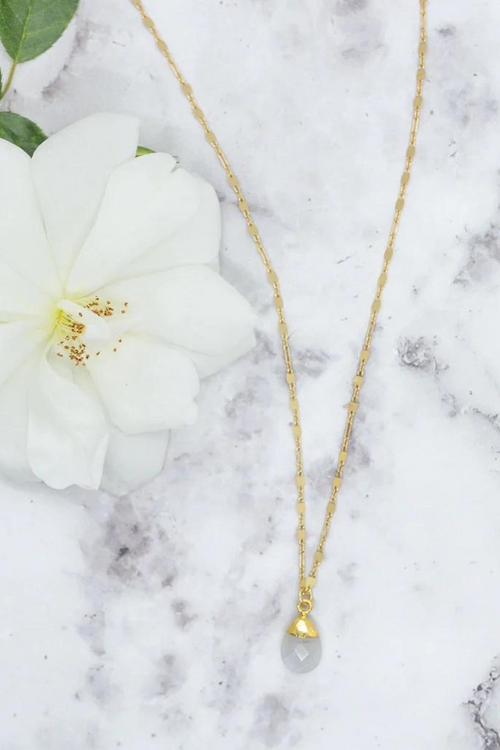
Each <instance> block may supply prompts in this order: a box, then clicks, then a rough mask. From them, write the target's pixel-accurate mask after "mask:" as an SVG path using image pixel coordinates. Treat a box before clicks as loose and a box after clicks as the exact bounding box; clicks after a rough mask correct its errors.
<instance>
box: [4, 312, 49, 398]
mask: <svg viewBox="0 0 500 750" xmlns="http://www.w3.org/2000/svg"><path fill="white" fill-rule="evenodd" d="M46 337H47V333H46V332H45V331H43V330H41V328H40V327H39V324H38V322H34V321H31V320H19V321H14V322H12V323H1V324H0V386H1V385H2V383H4V382H5V381H6V380H7V379H8V378H9V377H10V376H11V375H12V373H14V372H15V370H17V368H18V367H20V366H21V365H22V364H23V362H25V360H26V359H28V357H29V356H30V354H32V352H33V351H34V350H35V349H36V347H37V346H39V345H40V344H41V342H42V341H43V340H44V338H46Z"/></svg>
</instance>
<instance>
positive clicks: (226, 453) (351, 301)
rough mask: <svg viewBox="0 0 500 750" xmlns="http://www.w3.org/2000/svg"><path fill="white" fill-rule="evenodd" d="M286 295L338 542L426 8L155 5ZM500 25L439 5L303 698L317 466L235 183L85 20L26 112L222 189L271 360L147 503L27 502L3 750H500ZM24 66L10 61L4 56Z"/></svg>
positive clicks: (12, 558) (162, 84)
mask: <svg viewBox="0 0 500 750" xmlns="http://www.w3.org/2000/svg"><path fill="white" fill-rule="evenodd" d="M147 6H148V8H149V10H150V11H151V12H152V13H153V14H154V16H155V17H156V19H157V21H158V24H159V26H160V28H161V30H162V31H163V32H164V33H165V35H166V38H167V40H168V41H169V43H170V45H171V47H172V49H173V51H174V52H175V53H176V55H177V57H178V60H179V63H180V64H181V65H182V67H183V69H184V71H185V74H186V76H187V77H188V79H189V80H190V81H191V82H192V84H193V85H194V87H195V89H196V91H197V93H198V96H199V99H200V101H201V103H202V104H203V106H204V107H205V109H206V112H207V115H208V116H209V119H210V120H211V122H212V123H213V125H214V127H215V129H216V131H217V132H218V134H219V136H220V139H221V141H222V143H223V144H224V145H225V147H226V149H227V151H228V153H229V155H230V157H231V159H232V161H233V163H234V167H235V170H236V171H237V173H238V174H239V175H240V176H241V178H242V181H243V184H244V186H245V188H246V190H247V192H248V196H249V201H250V203H251V206H252V208H253V210H254V212H255V215H256V218H257V219H258V221H259V224H260V226H261V230H262V234H263V236H264V238H265V240H266V242H267V245H268V247H269V251H270V253H271V255H272V257H273V259H274V260H275V263H276V266H277V269H278V271H279V272H280V274H281V276H282V282H283V290H284V297H285V302H286V305H287V310H288V315H289V318H290V327H291V330H292V343H293V349H294V352H295V356H296V359H297V368H298V372H299V377H300V395H301V398H302V404H303V421H304V430H305V455H306V469H307V478H308V490H307V492H308V500H309V506H310V512H309V516H308V518H309V526H310V529H311V531H312V532H314V533H316V532H317V530H318V527H319V525H320V523H321V519H322V516H323V507H324V503H325V500H326V497H327V494H328V489H329V484H330V481H331V477H332V472H333V468H334V466H333V455H334V453H335V451H336V449H337V446H338V443H339V439H340V433H341V429H342V424H343V419H344V414H345V412H344V411H343V409H342V406H343V404H344V403H345V402H346V401H347V400H348V396H349V382H350V379H351V378H352V376H353V371H354V367H355V360H356V355H357V351H358V349H359V344H360V340H361V337H362V333H363V329H364V325H365V320H366V317H367V313H368V308H369V297H370V295H371V293H372V291H373V287H374V280H375V278H376V274H377V272H378V269H379V266H380V259H381V254H382V252H383V245H384V240H385V238H386V236H387V232H388V228H389V222H390V214H391V209H392V206H393V202H394V196H395V191H396V189H397V184H398V180H399V173H400V170H401V164H402V158H403V154H404V149H405V144H406V138H407V131H408V126H409V108H410V104H411V99H412V95H413V84H414V66H415V46H416V40H417V26H416V24H417V13H418V6H417V2H416V1H415V0H412V2H404V3H395V2H394V1H393V0H319V2H316V3H314V2H307V3H305V2H298V0H290V1H289V2H278V0H217V2H216V1H215V0H212V1H211V2H207V0H169V2H168V3H167V2H162V0H148V2H147ZM499 26H500V6H499V4H498V2H497V0H476V2H475V3H466V2H458V1H457V0H440V2H438V1H437V0H431V1H430V7H429V39H430V50H429V59H428V74H427V83H426V91H425V107H424V114H423V118H422V127H421V134H420V148H419V152H418V156H417V160H416V163H415V168H414V175H413V177H412V181H411V184H410V190H409V195H408V202H407V208H406V210H405V215H404V219H403V222H402V227H401V233H400V236H399V240H398V243H397V244H398V247H397V255H396V256H395V260H394V264H393V269H392V273H391V278H390V282H389V284H388V286H387V289H386V297H385V301H384V306H383V309H382V313H381V319H380V326H379V329H378V332H377V336H376V340H375V345H374V354H373V357H372V359H371V361H370V365H369V370H368V377H367V381H366V387H365V390H364V396H363V405H362V407H361V408H360V411H359V417H358V421H357V426H356V430H355V433H354V439H353V451H352V455H351V457H350V461H349V465H348V469H347V473H346V481H345V484H344V486H343V488H342V491H341V496H340V507H339V511H338V514H337V516H336V520H335V524H334V528H333V531H332V535H331V539H330V542H329V546H328V554H327V557H326V560H325V562H324V564H323V567H322V570H321V574H320V581H319V584H318V588H317V596H316V607H315V618H316V621H317V624H318V627H319V628H320V630H321V635H322V642H323V661H322V663H321V666H320V668H318V670H316V671H315V672H312V673H310V674H308V675H303V676H301V675H293V674H291V673H289V672H287V671H285V669H284V667H283V665H282V662H281V659H280V642H281V638H282V635H283V631H284V629H285V628H286V627H287V626H288V624H289V621H290V620H291V618H292V616H293V606H294V593H295V590H294V586H295V575H296V542H295V522H296V519H295V512H294V491H293V447H292V440H291V436H290V431H289V426H288V419H289V417H288V411H287V404H286V400H287V399H286V391H285V388H284V386H283V381H282V361H281V358H280V347H279V341H278V338H277V334H276V329H275V319H274V310H273V308H272V305H271V300H270V297H269V290H268V288H267V286H266V283H265V280H264V275H263V271H262V268H261V266H260V265H259V260H258V258H257V256H256V253H255V251H254V248H253V246H252V244H251V242H250V241H249V239H248V238H247V236H246V234H245V231H244V228H243V226H242V222H241V219H240V217H239V215H238V213H237V209H236V206H235V202H234V198H233V196H232V195H231V193H230V192H229V191H228V189H227V188H226V186H225V182H224V178H223V175H222V173H221V171H220V168H219V165H218V163H217V162H216V160H215V157H214V155H213V154H212V153H211V151H210V149H209V148H208V146H207V144H206V143H205V142H204V139H203V137H202V135H201V133H200V131H199V128H198V126H197V124H196V122H195V121H194V119H193V118H192V117H191V115H190V113H189V111H188V109H187V107H186V104H185V102H184V101H183V99H182V97H181V94H180V92H179V89H178V86H177V85H176V83H175V81H174V80H173V78H172V76H171V74H170V72H169V71H168V69H167V68H166V67H165V64H164V62H163V60H162V59H161V58H160V56H159V55H158V53H157V52H156V50H155V48H154V47H153V46H152V43H151V39H150V37H149V36H148V35H147V33H146V32H145V31H144V30H143V28H142V27H141V25H140V23H139V19H138V16H137V14H136V12H135V11H134V9H133V7H132V6H131V5H129V3H128V2H127V1H126V0H106V2H105V3H104V2H98V0H82V2H81V7H80V10H79V12H78V16H77V17H76V19H75V21H74V22H73V23H72V25H71V28H70V29H69V31H68V32H67V34H66V35H65V36H64V38H63V39H61V40H60V42H59V43H58V44H57V45H56V46H55V47H54V48H53V49H52V50H51V51H50V52H49V53H47V54H46V55H45V56H44V57H42V58H40V59H39V60H37V61H35V62H33V63H29V64H26V65H24V66H23V67H20V68H19V71H18V74H17V76H16V80H15V86H14V89H13V90H12V92H11V93H10V94H9V96H8V98H7V100H6V102H4V103H2V106H7V107H9V108H12V109H13V110H15V111H18V112H21V113H23V114H25V115H27V116H29V117H32V118H33V119H35V120H36V121H37V122H39V123H40V124H41V125H42V126H43V127H44V128H45V129H46V130H47V131H48V132H54V131H56V130H57V129H58V128H60V127H61V126H63V125H65V124H68V123H70V122H71V121H73V120H75V119H77V118H79V117H81V116H83V115H85V114H87V113H91V112H94V111H96V110H103V109H107V110H111V111H116V112H131V113H134V114H138V115H139V116H140V117H141V118H142V120H143V123H144V127H143V137H142V142H143V144H144V145H145V146H149V147H152V148H157V149H164V150H168V151H170V152H172V153H174V154H175V155H177V156H178V157H179V158H180V160H181V161H182V162H183V164H185V165H186V166H187V167H188V168H190V169H196V170H198V171H199V172H200V173H202V174H203V175H204V176H205V177H206V178H207V179H209V180H210V181H211V182H212V183H213V184H214V185H215V186H216V188H217V190H218V192H219V195H220V198H221V201H222V204H223V212H224V243H223V249H222V270H223V273H224V275H225V276H226V277H227V278H228V279H229V280H231V282H232V283H234V284H235V285H236V286H237V287H238V288H239V289H240V290H241V291H242V292H243V293H244V294H245V295H246V296H247V298H248V299H249V300H250V301H251V302H252V304H253V305H254V306H255V308H256V309H257V310H258V312H259V315H260V324H259V344H258V347H257V348H256V349H255V351H254V352H253V353H252V354H251V355H250V356H249V357H247V358H246V359H245V360H242V361H240V362H238V363H237V364H236V365H234V366H233V367H231V368H229V369H227V370H226V371H224V372H223V373H221V374H220V375H218V376H216V377H214V378H212V379H211V380H209V381H207V382H206V383H205V385H204V388H203V393H202V397H201V406H202V408H201V416H200V419H199V421H198V423H197V424H196V426H194V427H192V428H190V429H186V430H183V431H180V432H178V433H176V434H174V435H173V436H172V440H171V444H170V450H169V459H168V465H167V466H166V467H165V470H164V472H163V474H162V475H161V476H160V477H158V478H157V479H155V480H154V481H152V482H151V483H150V484H149V485H148V486H146V487H144V488H143V489H141V490H139V491H137V492H134V493H133V494H131V495H130V496H127V497H124V498H122V499H117V498H114V497H112V496H110V495H106V494H104V493H102V494H89V493H86V492H83V491H77V490H71V491H67V492H63V493H57V492H55V491H50V490H48V489H46V488H43V487H39V488H36V489H29V488H26V487H17V486H14V485H12V484H9V483H8V482H6V481H2V483H1V491H0V514H1V519H2V522H1V525H0V592H1V596H0V687H1V690H0V714H1V721H0V747H1V748H2V750H112V749H113V748H122V750H154V749H155V748H169V750H199V748H200V747H205V746H207V745H208V746H210V747H215V748H217V749H218V750H222V749H225V748H228V749H229V748H230V749H231V750H261V749H263V748H276V749H278V750H283V749H284V748H297V749H298V750H309V749H310V748H316V750H326V749H327V748H331V747H341V748H345V749H346V750H377V749H378V748H383V750H400V749H401V748H405V749H407V750H430V749H432V750H475V749H478V750H499V748H500V679H499V677H500V660H499V655H500V506H499V504H500V463H499V456H500V421H499V416H498V415H499V395H500V394H499V382H500V338H499V336H498V321H499V318H500V212H499V203H500V177H499V174H500V111H499V101H500V62H499V59H498V28H499ZM0 63H2V64H3V63H4V57H2V56H0Z"/></svg>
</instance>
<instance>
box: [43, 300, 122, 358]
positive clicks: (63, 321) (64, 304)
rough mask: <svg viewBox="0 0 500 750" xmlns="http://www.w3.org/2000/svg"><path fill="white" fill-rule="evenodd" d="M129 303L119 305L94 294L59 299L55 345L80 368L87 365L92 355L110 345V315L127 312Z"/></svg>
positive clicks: (96, 354)
mask: <svg viewBox="0 0 500 750" xmlns="http://www.w3.org/2000/svg"><path fill="white" fill-rule="evenodd" d="M127 308H128V302H123V303H122V304H121V305H119V306H115V305H113V304H112V302H111V300H102V299H100V298H99V297H97V296H96V297H94V298H93V299H91V300H79V301H77V302H74V301H72V300H65V299H63V300H59V302H58V303H57V305H56V310H55V323H54V333H55V344H56V349H57V351H56V354H57V356H58V357H61V358H64V357H67V358H69V359H70V360H71V361H72V362H73V364H74V365H75V366H76V367H78V366H80V365H81V366H82V367H85V366H86V362H87V360H88V359H90V357H91V356H96V357H98V356H99V354H100V353H101V348H102V346H107V345H109V344H110V341H109V337H110V326H109V325H107V322H108V320H107V319H109V318H113V317H114V316H117V315H125V313H126V312H127ZM109 322H111V321H109ZM115 343H116V346H114V347H113V351H114V352H116V351H118V345H119V344H121V343H122V339H121V338H118V339H117V340H116V342H115Z"/></svg>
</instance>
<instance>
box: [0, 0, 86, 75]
mask: <svg viewBox="0 0 500 750" xmlns="http://www.w3.org/2000/svg"><path fill="white" fill-rule="evenodd" d="M77 7H78V0H0V39H1V40H2V43H3V46H4V47H5V49H6V50H7V52H8V53H9V55H10V56H11V57H12V59H13V60H14V61H15V62H16V63H22V62H26V61H27V60H33V58H35V57H38V55H41V54H42V53H43V52H45V51H46V50H48V49H49V47H52V45H53V44H54V42H56V41H57V40H58V39H59V37H60V36H61V34H62V33H63V31H64V30H65V29H66V27H67V25H68V24H69V22H70V21H71V19H72V18H73V16H74V14H75V11H76V9H77Z"/></svg>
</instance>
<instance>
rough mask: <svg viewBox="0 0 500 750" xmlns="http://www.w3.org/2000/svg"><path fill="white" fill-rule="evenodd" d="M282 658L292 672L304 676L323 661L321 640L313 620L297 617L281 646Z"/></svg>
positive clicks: (303, 616) (301, 616)
mask: <svg viewBox="0 0 500 750" xmlns="http://www.w3.org/2000/svg"><path fill="white" fill-rule="evenodd" d="M281 658H282V659H283V661H284V663H285V665H286V666H287V667H288V669H289V670H290V671H291V672H299V673H300V674H304V673H305V672H310V671H311V670H312V669H315V668H316V667H317V666H318V664H319V663H320V661H321V640H320V637H319V635H318V631H317V630H316V628H315V627H314V624H313V622H312V620H311V619H310V618H309V617H306V615H300V617H297V618H296V619H295V620H294V621H293V622H292V624H291V625H290V627H289V628H288V630H287V631H286V633H285V635H284V637H283V642H282V644H281Z"/></svg>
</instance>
